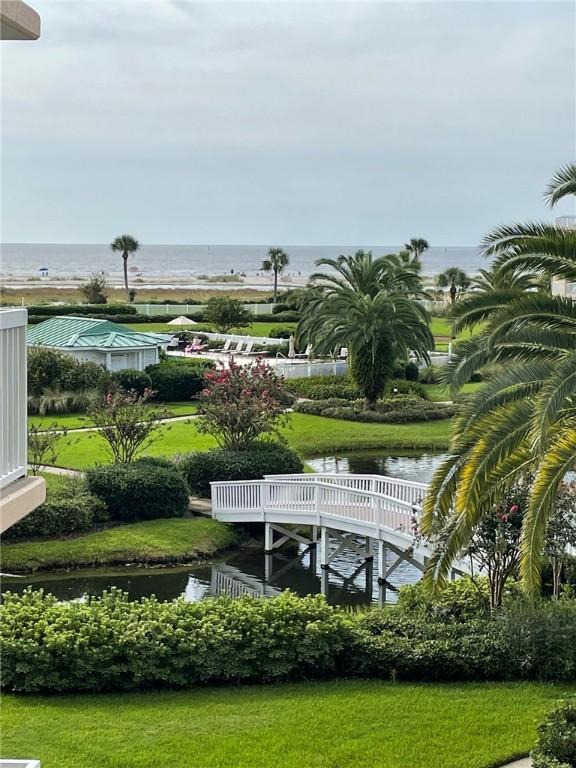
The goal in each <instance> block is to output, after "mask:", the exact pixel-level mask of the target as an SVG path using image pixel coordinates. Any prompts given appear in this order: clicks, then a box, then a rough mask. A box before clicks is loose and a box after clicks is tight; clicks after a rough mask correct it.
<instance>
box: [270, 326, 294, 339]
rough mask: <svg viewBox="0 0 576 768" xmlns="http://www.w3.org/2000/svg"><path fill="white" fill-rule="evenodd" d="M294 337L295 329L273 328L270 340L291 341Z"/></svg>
mask: <svg viewBox="0 0 576 768" xmlns="http://www.w3.org/2000/svg"><path fill="white" fill-rule="evenodd" d="M293 335H294V329H293V328H282V327H280V328H272V330H271V331H270V336H269V338H271V339H289V338H290V336H293Z"/></svg>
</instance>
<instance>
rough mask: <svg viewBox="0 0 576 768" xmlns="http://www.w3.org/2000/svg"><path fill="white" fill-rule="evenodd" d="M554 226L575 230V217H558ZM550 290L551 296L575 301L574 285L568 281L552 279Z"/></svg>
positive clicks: (575, 291) (575, 285) (575, 287)
mask: <svg viewBox="0 0 576 768" xmlns="http://www.w3.org/2000/svg"><path fill="white" fill-rule="evenodd" d="M556 226H557V227H563V228H564V229H576V216H558V218H557V219H556ZM550 290H551V291H552V295H553V296H562V297H563V298H572V299H576V283H571V282H569V281H568V280H560V279H559V278H556V277H553V278H552V281H551V283H550Z"/></svg>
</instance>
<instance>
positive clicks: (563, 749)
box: [530, 699, 576, 768]
mask: <svg viewBox="0 0 576 768" xmlns="http://www.w3.org/2000/svg"><path fill="white" fill-rule="evenodd" d="M530 757H531V758H532V764H533V766H534V768H574V766H576V699H573V700H572V701H563V702H561V703H560V704H559V705H558V706H557V707H555V708H554V709H553V710H552V712H550V714H549V715H548V717H547V718H546V720H545V721H544V722H543V723H542V725H540V726H539V727H538V740H537V741H536V747H535V748H534V750H533V751H532V753H531V754H530Z"/></svg>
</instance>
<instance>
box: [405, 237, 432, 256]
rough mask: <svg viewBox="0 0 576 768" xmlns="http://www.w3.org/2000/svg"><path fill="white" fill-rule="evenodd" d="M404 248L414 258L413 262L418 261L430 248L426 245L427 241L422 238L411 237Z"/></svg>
mask: <svg viewBox="0 0 576 768" xmlns="http://www.w3.org/2000/svg"><path fill="white" fill-rule="evenodd" d="M404 248H405V249H406V250H407V251H408V253H411V254H412V255H413V256H414V261H420V257H421V256H422V254H424V253H425V252H426V251H427V250H428V248H430V246H429V245H428V240H425V239H424V238H423V237H411V238H410V242H409V243H406V245H405V246H404Z"/></svg>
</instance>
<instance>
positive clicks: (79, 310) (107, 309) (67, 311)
mask: <svg viewBox="0 0 576 768" xmlns="http://www.w3.org/2000/svg"><path fill="white" fill-rule="evenodd" d="M28 313H29V314H30V315H38V316H39V315H43V316H44V319H45V320H46V319H47V318H48V317H57V316H59V315H87V316H90V315H98V316H100V315H135V314H136V309H135V308H134V307H131V306H130V305H129V304H69V305H66V306H62V305H54V304H33V305H32V306H30V307H28Z"/></svg>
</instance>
